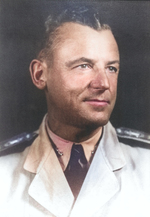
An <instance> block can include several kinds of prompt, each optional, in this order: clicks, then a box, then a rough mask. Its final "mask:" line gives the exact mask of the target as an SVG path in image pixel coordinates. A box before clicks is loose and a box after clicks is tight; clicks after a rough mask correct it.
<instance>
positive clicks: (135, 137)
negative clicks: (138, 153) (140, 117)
mask: <svg viewBox="0 0 150 217" xmlns="http://www.w3.org/2000/svg"><path fill="white" fill-rule="evenodd" d="M116 133H117V136H118V139H119V141H120V142H121V143H125V144H128V145H129V146H131V147H135V148H136V147H137V148H145V149H150V134H148V133H145V132H143V131H138V130H134V129H130V128H125V127H121V128H117V129H116Z"/></svg>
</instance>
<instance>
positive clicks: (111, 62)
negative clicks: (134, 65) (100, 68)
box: [107, 60, 120, 65]
mask: <svg viewBox="0 0 150 217" xmlns="http://www.w3.org/2000/svg"><path fill="white" fill-rule="evenodd" d="M115 63H117V64H119V65H120V61H119V60H113V61H109V62H108V63H107V65H111V64H115Z"/></svg>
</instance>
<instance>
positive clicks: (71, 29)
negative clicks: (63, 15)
mask: <svg viewBox="0 0 150 217" xmlns="http://www.w3.org/2000/svg"><path fill="white" fill-rule="evenodd" d="M53 46H54V56H55V55H56V56H58V55H59V54H60V55H64V56H65V55H67V53H68V55H73V56H75V55H81V56H82V55H83V56H85V55H86V56H87V57H88V55H89V56H91V57H92V56H93V57H94V56H95V58H96V55H97V54H99V53H105V52H107V53H108V54H107V55H109V54H110V55H112V54H113V55H116V58H119V57H118V56H119V52H118V46H117V43H116V40H115V38H114V36H113V34H112V32H111V31H110V30H94V29H92V28H91V27H88V26H83V25H81V24H77V23H65V24H63V25H62V26H60V27H59V28H58V29H57V32H56V37H55V40H54V42H53Z"/></svg>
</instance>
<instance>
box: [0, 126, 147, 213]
mask: <svg viewBox="0 0 150 217" xmlns="http://www.w3.org/2000/svg"><path fill="white" fill-rule="evenodd" d="M10 165H11V166H10ZM0 171H1V179H0V188H1V190H0V192H1V194H0V216H3V217H9V216H12V214H13V215H14V216H16V217H23V216H25V217H29V216H31V217H33V216H36V217H43V216H53V217H54V216H56V217H67V216H70V217H77V216H79V217H80V216H81V217H101V216H102V217H112V216H115V217H116V216H123V217H124V216H132V217H148V216H150V207H149V203H150V150H149V149H144V147H143V148H139V147H131V146H128V145H125V144H122V143H119V142H118V138H117V136H116V133H115V130H114V128H113V127H112V126H111V124H110V123H108V124H107V125H106V126H105V127H104V130H103V136H102V139H101V141H100V144H99V146H98V149H97V151H96V153H95V156H94V158H93V161H92V163H91V166H90V168H89V171H88V173H87V175H86V178H85V180H84V183H83V186H82V188H81V190H80V193H79V195H78V198H77V200H76V202H75V203H74V197H73V194H72V192H71V189H70V187H69V185H68V183H67V180H66V178H65V175H64V173H63V170H62V168H61V166H60V163H59V161H58V158H57V156H56V154H55V152H54V150H53V148H52V146H51V143H50V140H49V138H48V135H47V133H46V130H45V123H44V122H43V123H42V125H41V127H40V130H39V135H38V137H37V138H36V139H35V140H34V142H33V143H32V145H31V146H30V147H28V148H26V149H25V150H24V151H23V152H21V153H16V154H11V155H7V156H4V157H1V158H0Z"/></svg>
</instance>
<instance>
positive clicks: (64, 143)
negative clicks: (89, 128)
mask: <svg viewBox="0 0 150 217" xmlns="http://www.w3.org/2000/svg"><path fill="white" fill-rule="evenodd" d="M45 125H46V130H47V133H48V136H49V137H50V138H51V140H52V141H53V143H54V144H55V145H56V147H57V149H58V150H59V152H62V153H63V155H62V156H61V160H60V159H59V160H60V161H61V162H60V163H61V165H62V167H63V169H65V168H66V166H67V164H68V162H69V159H70V154H71V149H72V145H73V144H74V143H75V142H72V141H68V140H65V139H63V138H61V137H59V136H57V135H56V134H55V133H53V132H52V131H51V130H50V128H49V126H48V116H47V118H46V121H45ZM100 136H101V130H99V131H98V132H97V133H96V134H95V135H94V136H92V137H91V138H90V139H88V140H85V141H83V142H82V143H80V144H81V145H82V147H83V149H84V153H85V156H86V158H87V160H89V159H90V157H91V152H92V151H93V150H94V147H95V145H96V144H97V142H98V140H99V139H100ZM76 144H77V143H76Z"/></svg>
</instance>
